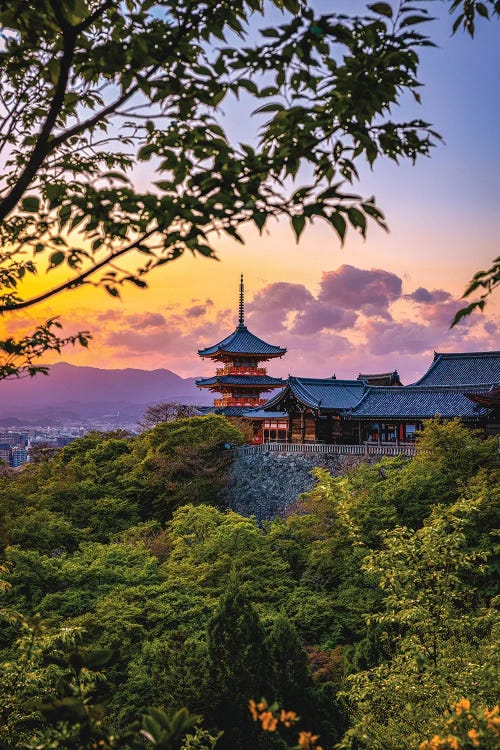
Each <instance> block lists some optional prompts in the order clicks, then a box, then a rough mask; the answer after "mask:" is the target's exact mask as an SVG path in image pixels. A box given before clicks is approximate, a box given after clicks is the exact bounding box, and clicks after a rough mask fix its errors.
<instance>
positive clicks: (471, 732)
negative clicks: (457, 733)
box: [467, 729, 479, 747]
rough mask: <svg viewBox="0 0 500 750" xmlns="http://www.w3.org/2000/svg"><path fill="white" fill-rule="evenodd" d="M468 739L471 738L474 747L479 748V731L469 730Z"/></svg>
mask: <svg viewBox="0 0 500 750" xmlns="http://www.w3.org/2000/svg"><path fill="white" fill-rule="evenodd" d="M467 737H470V739H471V740H472V744H473V745H474V747H479V732H478V731H477V729H469V731H468V732H467Z"/></svg>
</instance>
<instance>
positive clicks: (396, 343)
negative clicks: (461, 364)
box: [364, 320, 436, 355]
mask: <svg viewBox="0 0 500 750" xmlns="http://www.w3.org/2000/svg"><path fill="white" fill-rule="evenodd" d="M364 330H365V334H366V346H367V350H368V351H369V352H370V354H375V355H380V354H392V353H393V352H398V353H400V354H420V353H421V352H426V351H432V350H433V347H434V346H435V344H436V331H435V329H433V328H431V327H430V326H425V325H421V324H420V323H413V322H411V321H409V320H404V321H391V322H386V321H383V322H382V321H368V322H367V323H366V325H365V326H364Z"/></svg>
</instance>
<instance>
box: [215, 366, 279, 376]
mask: <svg viewBox="0 0 500 750" xmlns="http://www.w3.org/2000/svg"><path fill="white" fill-rule="evenodd" d="M215 374H216V375H266V374H267V370H266V368H265V367H242V366H236V365H235V366H233V365H226V367H218V368H217V369H216V371H215Z"/></svg>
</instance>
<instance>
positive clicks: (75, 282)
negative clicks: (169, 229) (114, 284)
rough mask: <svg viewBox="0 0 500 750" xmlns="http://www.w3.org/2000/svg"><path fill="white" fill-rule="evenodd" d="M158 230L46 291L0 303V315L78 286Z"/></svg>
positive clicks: (146, 234)
mask: <svg viewBox="0 0 500 750" xmlns="http://www.w3.org/2000/svg"><path fill="white" fill-rule="evenodd" d="M157 231H158V228H157V227H155V228H154V229H150V230H149V232H146V233H145V234H143V235H142V236H141V237H140V238H139V239H137V240H135V241H134V242H132V243H131V244H130V245H127V246H126V247H122V248H121V250H115V251H114V252H111V253H109V255H107V256H106V257H105V258H103V259H102V260H100V261H99V262H98V263H95V264H94V265H93V266H92V268H88V269H87V270H86V271H83V272H82V273H80V274H78V276H75V277H74V278H73V279H69V280H68V281H65V282H64V283H63V284H59V286H55V287H53V288H52V289H49V290H48V291H47V292H43V294H39V295H38V296H37V297H32V298H31V299H28V300H23V301H22V302H16V303H14V304H11V305H0V315H1V314H2V313H4V312H13V311H14V310H24V309H26V308H27V307H32V306H33V305H37V304H38V303H39V302H44V301H45V300H47V299H50V298H51V297H54V295H56V294H59V293H60V292H63V291H64V290H67V289H74V288H75V287H77V286H80V285H81V284H82V283H83V282H84V281H85V279H87V278H88V277H89V276H91V275H92V274H93V273H95V272H96V271H99V270H100V269H101V268H103V267H104V266H106V265H108V263H112V262H113V261H114V260H116V258H119V257H120V256H122V255H125V254H126V253H128V252H130V251H131V250H134V248H136V247H137V246H138V245H140V244H141V243H142V242H144V240H147V239H148V238H149V237H151V236H152V235H153V234H154V233H155V232H157Z"/></svg>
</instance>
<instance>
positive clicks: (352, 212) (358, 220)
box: [347, 206, 366, 237]
mask: <svg viewBox="0 0 500 750" xmlns="http://www.w3.org/2000/svg"><path fill="white" fill-rule="evenodd" d="M347 215H348V217H349V221H350V222H351V224H352V226H353V227H355V228H356V229H359V230H360V232H361V234H362V235H363V237H364V236H365V234H366V217H365V215H364V214H363V213H362V212H361V211H360V210H359V209H358V208H354V206H352V207H351V208H348V209H347Z"/></svg>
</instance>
